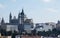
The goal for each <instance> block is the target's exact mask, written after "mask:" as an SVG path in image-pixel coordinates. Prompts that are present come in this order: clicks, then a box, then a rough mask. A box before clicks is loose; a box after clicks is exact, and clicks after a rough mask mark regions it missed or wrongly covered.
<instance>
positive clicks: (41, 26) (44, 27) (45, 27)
mask: <svg viewBox="0 0 60 38" xmlns="http://www.w3.org/2000/svg"><path fill="white" fill-rule="evenodd" d="M54 28H56V24H55V23H37V24H36V32H38V31H49V30H51V31H52V29H54Z"/></svg>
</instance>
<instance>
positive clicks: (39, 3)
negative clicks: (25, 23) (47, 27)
mask: <svg viewBox="0 0 60 38" xmlns="http://www.w3.org/2000/svg"><path fill="white" fill-rule="evenodd" d="M22 8H23V9H24V13H25V14H26V16H27V17H28V18H31V19H33V22H34V23H41V22H57V21H58V20H60V0H0V18H2V17H4V20H5V22H8V21H9V14H10V12H11V13H12V16H16V17H17V16H18V13H19V12H21V10H22Z"/></svg>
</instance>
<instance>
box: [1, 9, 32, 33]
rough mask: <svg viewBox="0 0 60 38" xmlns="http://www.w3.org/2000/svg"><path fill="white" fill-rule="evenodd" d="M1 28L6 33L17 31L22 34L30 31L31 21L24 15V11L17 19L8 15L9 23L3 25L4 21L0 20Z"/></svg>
mask: <svg viewBox="0 0 60 38" xmlns="http://www.w3.org/2000/svg"><path fill="white" fill-rule="evenodd" d="M1 28H2V29H5V30H6V31H19V32H24V31H26V30H30V29H31V28H33V21H32V19H28V18H27V17H26V15H25V14H24V10H23V9H22V11H21V12H20V13H19V14H18V18H16V16H14V18H12V14H11V13H10V15H9V23H5V22H4V19H3V18H2V20H1Z"/></svg>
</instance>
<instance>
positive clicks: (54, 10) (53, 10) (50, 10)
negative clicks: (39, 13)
mask: <svg viewBox="0 0 60 38" xmlns="http://www.w3.org/2000/svg"><path fill="white" fill-rule="evenodd" d="M47 11H48V12H58V10H57V9H54V8H48V9H47Z"/></svg>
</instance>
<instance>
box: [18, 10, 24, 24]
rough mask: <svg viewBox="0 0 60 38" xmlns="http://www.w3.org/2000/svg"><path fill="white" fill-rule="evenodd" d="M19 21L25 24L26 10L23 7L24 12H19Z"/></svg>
mask: <svg viewBox="0 0 60 38" xmlns="http://www.w3.org/2000/svg"><path fill="white" fill-rule="evenodd" d="M18 21H19V24H24V10H23V9H22V12H21V13H19V14H18Z"/></svg>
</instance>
